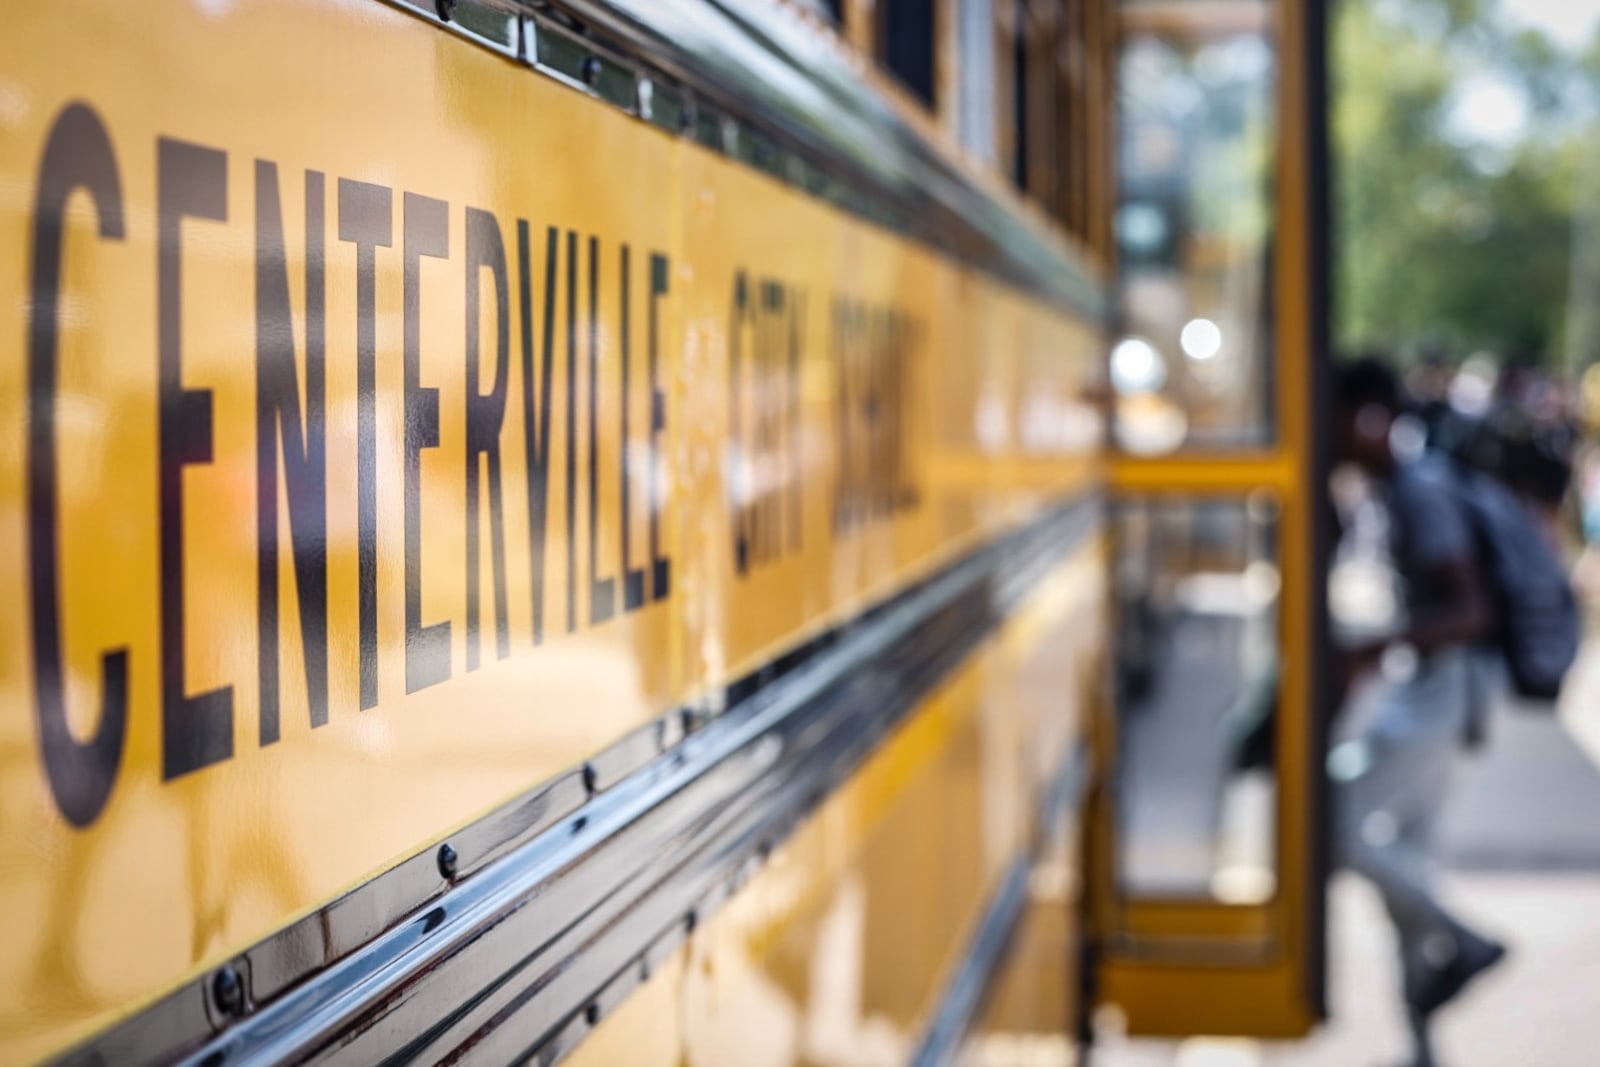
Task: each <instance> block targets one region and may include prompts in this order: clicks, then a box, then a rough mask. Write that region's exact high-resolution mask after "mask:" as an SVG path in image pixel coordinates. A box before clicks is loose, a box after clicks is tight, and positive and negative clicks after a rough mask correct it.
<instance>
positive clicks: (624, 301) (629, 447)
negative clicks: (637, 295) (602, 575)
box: [617, 244, 644, 611]
mask: <svg viewBox="0 0 1600 1067" xmlns="http://www.w3.org/2000/svg"><path fill="white" fill-rule="evenodd" d="M630 262H631V261H630V259H629V254H628V246H627V245H626V244H624V245H623V246H622V268H621V270H620V271H619V276H620V279H621V281H622V293H621V296H620V300H621V308H622V313H621V316H620V321H619V323H618V326H619V329H618V330H617V347H618V349H619V350H620V352H621V356H622V453H621V455H620V456H619V457H618V460H619V463H620V478H621V482H622V531H621V534H622V608H623V610H624V611H634V610H636V609H638V608H639V607H640V606H642V605H643V604H644V568H643V567H635V566H633V477H632V474H633V468H632V464H631V457H632V455H633V435H632V433H631V426H630V422H631V419H630V418H629V413H630V411H631V410H632V408H633V387H632V368H631V367H630V366H629V358H630V353H629V351H628V342H629V336H628V328H629V325H630V321H629V320H630V319H631V318H632V312H633V305H632V302H631V301H630V300H629V292H630V288H629V281H630V279H629V277H628V273H629V267H630Z"/></svg>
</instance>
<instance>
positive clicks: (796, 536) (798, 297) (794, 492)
mask: <svg viewBox="0 0 1600 1067" xmlns="http://www.w3.org/2000/svg"><path fill="white" fill-rule="evenodd" d="M805 318H806V294H805V291H804V290H796V291H795V293H794V298H793V300H791V301H790V307H789V350H788V361H787V367H786V369H787V371H788V382H789V388H788V395H787V398H786V399H787V409H786V411H785V416H786V418H785V422H786V424H787V426H786V430H785V434H786V437H787V449H788V456H789V464H788V466H787V468H786V469H785V471H784V473H785V475H786V476H787V477H788V480H789V551H790V552H799V551H800V548H801V528H802V525H803V523H802V521H801V511H800V501H801V500H802V499H803V498H804V491H805V482H804V480H803V478H802V474H803V472H802V469H801V466H802V464H804V463H805V452H804V450H803V449H802V448H801V447H800V354H801V353H802V352H803V351H805Z"/></svg>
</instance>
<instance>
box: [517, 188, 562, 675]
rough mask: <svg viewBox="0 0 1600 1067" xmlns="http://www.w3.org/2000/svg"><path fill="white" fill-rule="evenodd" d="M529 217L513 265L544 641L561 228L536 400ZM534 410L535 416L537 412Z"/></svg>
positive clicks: (547, 277)
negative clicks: (519, 298)
mask: <svg viewBox="0 0 1600 1067" xmlns="http://www.w3.org/2000/svg"><path fill="white" fill-rule="evenodd" d="M528 236H529V235H528V221H527V220H526V219H518V220H517V266H518V269H519V271H520V273H521V276H522V278H521V281H522V432H523V448H524V454H525V457H526V461H527V465H528V570H529V573H530V575H531V577H532V589H533V593H532V595H533V643H534V644H538V643H539V642H541V641H543V640H544V591H545V570H544V563H545V543H546V538H545V533H546V529H547V526H548V520H549V502H550V385H551V367H552V365H553V364H554V362H555V321H556V276H557V268H558V264H557V259H558V254H559V251H560V239H561V235H560V232H559V231H558V230H557V229H556V228H555V227H554V226H551V227H550V228H549V229H548V230H546V231H545V267H544V351H543V354H542V356H541V360H540V365H539V399H538V407H537V409H535V406H534V395H533V394H534V389H533V273H532V268H531V265H530V263H529V248H528ZM536 410H537V416H538V417H537V418H535V411H536Z"/></svg>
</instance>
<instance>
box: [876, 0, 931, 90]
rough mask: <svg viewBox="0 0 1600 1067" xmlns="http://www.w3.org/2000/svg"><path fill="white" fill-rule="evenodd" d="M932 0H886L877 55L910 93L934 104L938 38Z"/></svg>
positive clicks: (883, 7) (882, 9) (882, 10)
mask: <svg viewBox="0 0 1600 1067" xmlns="http://www.w3.org/2000/svg"><path fill="white" fill-rule="evenodd" d="M933 7H934V5H933V0H886V2H885V3H884V4H883V5H882V7H881V8H879V10H880V11H881V12H882V19H883V21H882V22H881V23H880V26H881V29H882V33H881V35H880V36H879V38H878V40H879V59H880V60H882V62H883V65H884V66H885V67H887V68H889V71H890V72H891V73H892V74H894V76H895V77H896V78H899V79H900V83H901V84H902V85H903V86H905V88H906V89H907V90H908V91H909V92H910V93H911V95H912V96H914V97H916V98H917V99H918V100H920V101H922V102H923V103H924V104H926V105H928V106H929V107H932V106H933V104H934V79H935V74H934V68H935V62H934V56H935V42H936V40H937V38H936V33H935V26H934V11H933Z"/></svg>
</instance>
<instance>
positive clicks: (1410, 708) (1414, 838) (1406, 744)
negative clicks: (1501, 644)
mask: <svg viewBox="0 0 1600 1067" xmlns="http://www.w3.org/2000/svg"><path fill="white" fill-rule="evenodd" d="M1474 655H1475V654H1473V653H1469V652H1468V651H1467V650H1466V649H1444V650H1440V651H1437V652H1435V653H1433V654H1432V655H1431V656H1429V657H1428V658H1427V659H1426V660H1425V661H1424V662H1423V663H1422V664H1421V665H1419V666H1418V667H1417V668H1416V669H1415V670H1414V671H1413V672H1411V673H1410V676H1409V677H1405V678H1399V679H1394V678H1384V679H1380V680H1378V681H1376V682H1375V683H1373V684H1372V685H1371V686H1369V687H1368V688H1367V690H1366V691H1365V692H1364V693H1362V694H1360V695H1359V696H1358V698H1357V704H1358V705H1359V706H1357V707H1353V708H1351V709H1350V710H1351V712H1352V713H1355V714H1357V715H1358V716H1359V724H1358V726H1357V729H1356V731H1355V734H1354V737H1353V738H1352V739H1351V740H1349V741H1345V742H1343V743H1341V744H1339V745H1337V746H1336V747H1335V748H1334V750H1333V752H1332V753H1331V754H1330V756H1329V760H1328V765H1329V773H1330V775H1331V776H1332V778H1333V780H1334V785H1335V798H1336V799H1335V809H1334V815H1335V819H1336V826H1335V833H1336V835H1337V838H1336V839H1337V840H1338V842H1339V845H1340V851H1341V853H1342V858H1343V861H1344V863H1345V865H1346V866H1348V867H1350V868H1352V869H1354V870H1356V871H1358V872H1360V873H1361V874H1363V875H1365V876H1366V877H1367V878H1369V879H1371V881H1372V883H1373V884H1374V885H1375V886H1376V887H1377V889H1378V892H1379V893H1380V894H1382V896H1383V902H1384V906H1385V907H1386V908H1387V909H1388V912H1389V917H1390V918H1391V919H1392V920H1393V921H1394V926H1395V931H1396V933H1397V934H1398V935H1399V942H1400V946H1399V947H1400V958H1401V965H1402V972H1403V974H1404V975H1405V976H1406V979H1407V981H1408V982H1409V981H1410V980H1411V978H1412V976H1413V975H1414V974H1415V973H1416V971H1417V968H1418V967H1419V965H1422V964H1425V963H1426V964H1432V965H1434V966H1437V965H1440V964H1443V963H1445V962H1447V961H1448V960H1449V959H1450V957H1451V955H1452V954H1453V953H1454V952H1455V950H1456V948H1457V946H1458V945H1459V944H1460V943H1461V942H1462V939H1472V938H1476V937H1477V935H1476V934H1474V933H1472V932H1471V931H1470V930H1468V929H1467V928H1466V927H1465V926H1463V925H1462V924H1461V923H1460V922H1458V921H1457V920H1456V919H1455V918H1454V917H1453V916H1452V915H1450V913H1449V912H1447V911H1446V910H1445V909H1444V907H1443V906H1441V905H1440V903H1439V901H1438V900H1437V899H1436V897H1435V895H1434V886H1433V870H1432V868H1433V856H1432V850H1433V837H1434V831H1435V829H1436V827H1437V825H1438V821H1439V816H1440V813H1441V811H1442V809H1443V807H1444V802H1445V799H1446V797H1447V796H1448V794H1449V792H1450V784H1451V780H1452V779H1453V778H1454V776H1455V773H1456V768H1457V766H1458V764H1459V763H1460V761H1461V760H1462V758H1463V749H1462V736H1463V731H1464V729H1465V727H1466V725H1467V722H1468V720H1469V717H1470V716H1471V715H1472V714H1474V713H1475V709H1476V708H1477V707H1478V706H1479V704H1480V703H1481V702H1482V701H1483V700H1484V699H1485V697H1486V694H1485V693H1484V692H1483V675H1482V668H1481V665H1480V664H1478V663H1477V662H1475V660H1474Z"/></svg>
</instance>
